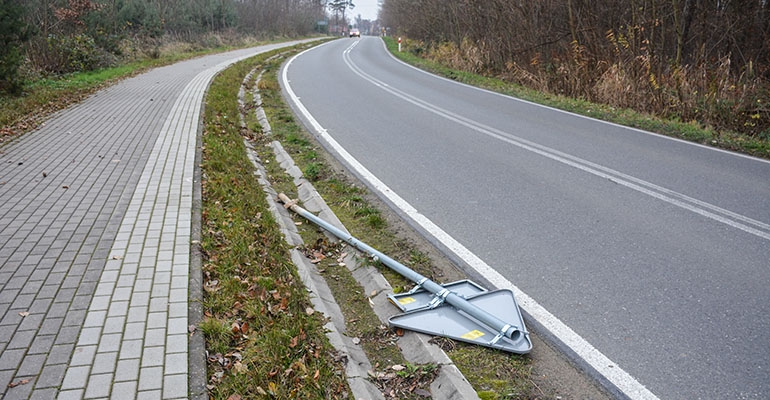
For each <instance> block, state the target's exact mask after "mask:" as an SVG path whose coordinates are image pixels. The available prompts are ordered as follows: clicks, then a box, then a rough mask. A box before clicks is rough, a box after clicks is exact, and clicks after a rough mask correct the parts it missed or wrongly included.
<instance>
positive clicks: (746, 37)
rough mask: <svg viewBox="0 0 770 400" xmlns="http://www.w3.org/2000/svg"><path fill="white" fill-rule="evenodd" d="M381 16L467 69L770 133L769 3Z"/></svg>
mask: <svg viewBox="0 0 770 400" xmlns="http://www.w3.org/2000/svg"><path fill="white" fill-rule="evenodd" d="M380 21H381V23H382V24H383V25H384V26H397V27H398V31H399V32H400V33H402V34H403V35H405V37H408V38H409V39H410V40H412V39H414V40H416V41H418V43H417V44H416V45H414V46H412V47H411V51H413V52H415V53H419V55H420V56H422V57H427V58H432V59H435V60H441V62H442V63H445V64H449V65H450V66H452V67H453V68H457V69H459V70H463V71H469V72H474V73H481V74H485V75H492V76H496V77H499V78H502V79H504V80H507V81H512V82H516V83H519V84H522V85H524V86H527V87H530V88H534V89H536V90H539V91H542V92H546V93H551V94H556V95H564V96H568V97H573V98H579V99H585V100H588V101H591V102H595V103H601V104H606V105H609V106H611V107H617V108H630V109H634V110H637V111H639V112H642V113H649V114H652V115H656V116H660V117H663V118H668V119H674V120H679V121H683V122H686V123H693V124H697V125H700V126H702V127H706V128H711V129H714V130H716V131H717V134H718V132H719V131H723V130H729V131H734V132H739V133H741V134H745V135H748V136H749V137H751V138H754V139H760V140H763V141H765V140H770V105H769V104H768V103H770V84H769V82H770V1H768V0H709V1H696V0H628V1H611V0H538V1H518V0H514V1H511V0H459V1H445V0H420V1H415V0H384V2H383V4H382V9H381V11H380Z"/></svg>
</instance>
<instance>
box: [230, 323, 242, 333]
mask: <svg viewBox="0 0 770 400" xmlns="http://www.w3.org/2000/svg"><path fill="white" fill-rule="evenodd" d="M230 330H231V331H232V332H233V333H238V332H240V331H241V326H240V325H238V322H233V324H232V325H231V326H230Z"/></svg>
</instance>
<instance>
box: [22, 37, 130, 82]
mask: <svg viewBox="0 0 770 400" xmlns="http://www.w3.org/2000/svg"><path fill="white" fill-rule="evenodd" d="M27 57H28V58H29V60H30V63H31V64H32V66H33V68H35V69H38V70H41V71H45V72H49V73H55V74H65V73H70V72H78V71H92V70H95V69H98V68H104V67H108V66H110V65H112V64H113V63H114V61H115V59H114V56H112V55H110V54H109V53H107V52H106V51H104V50H103V49H101V48H100V47H99V46H97V45H96V42H95V41H94V39H93V38H92V37H91V36H89V35H86V34H76V35H71V36H60V35H49V36H48V37H47V38H38V39H36V40H32V41H30V43H29V47H28V49H27Z"/></svg>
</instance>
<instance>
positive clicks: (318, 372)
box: [313, 370, 321, 381]
mask: <svg viewBox="0 0 770 400" xmlns="http://www.w3.org/2000/svg"><path fill="white" fill-rule="evenodd" d="M320 375H321V371H319V370H315V374H313V380H314V381H317V380H318V377H319V376H320Z"/></svg>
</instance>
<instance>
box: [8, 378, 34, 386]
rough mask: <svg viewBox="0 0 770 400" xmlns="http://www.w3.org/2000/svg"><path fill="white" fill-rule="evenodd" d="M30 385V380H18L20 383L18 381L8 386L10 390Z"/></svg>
mask: <svg viewBox="0 0 770 400" xmlns="http://www.w3.org/2000/svg"><path fill="white" fill-rule="evenodd" d="M28 383H29V379H21V380H18V381H16V382H11V383H9V384H8V387H9V388H15V387H16V386H19V385H26V384H28Z"/></svg>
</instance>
